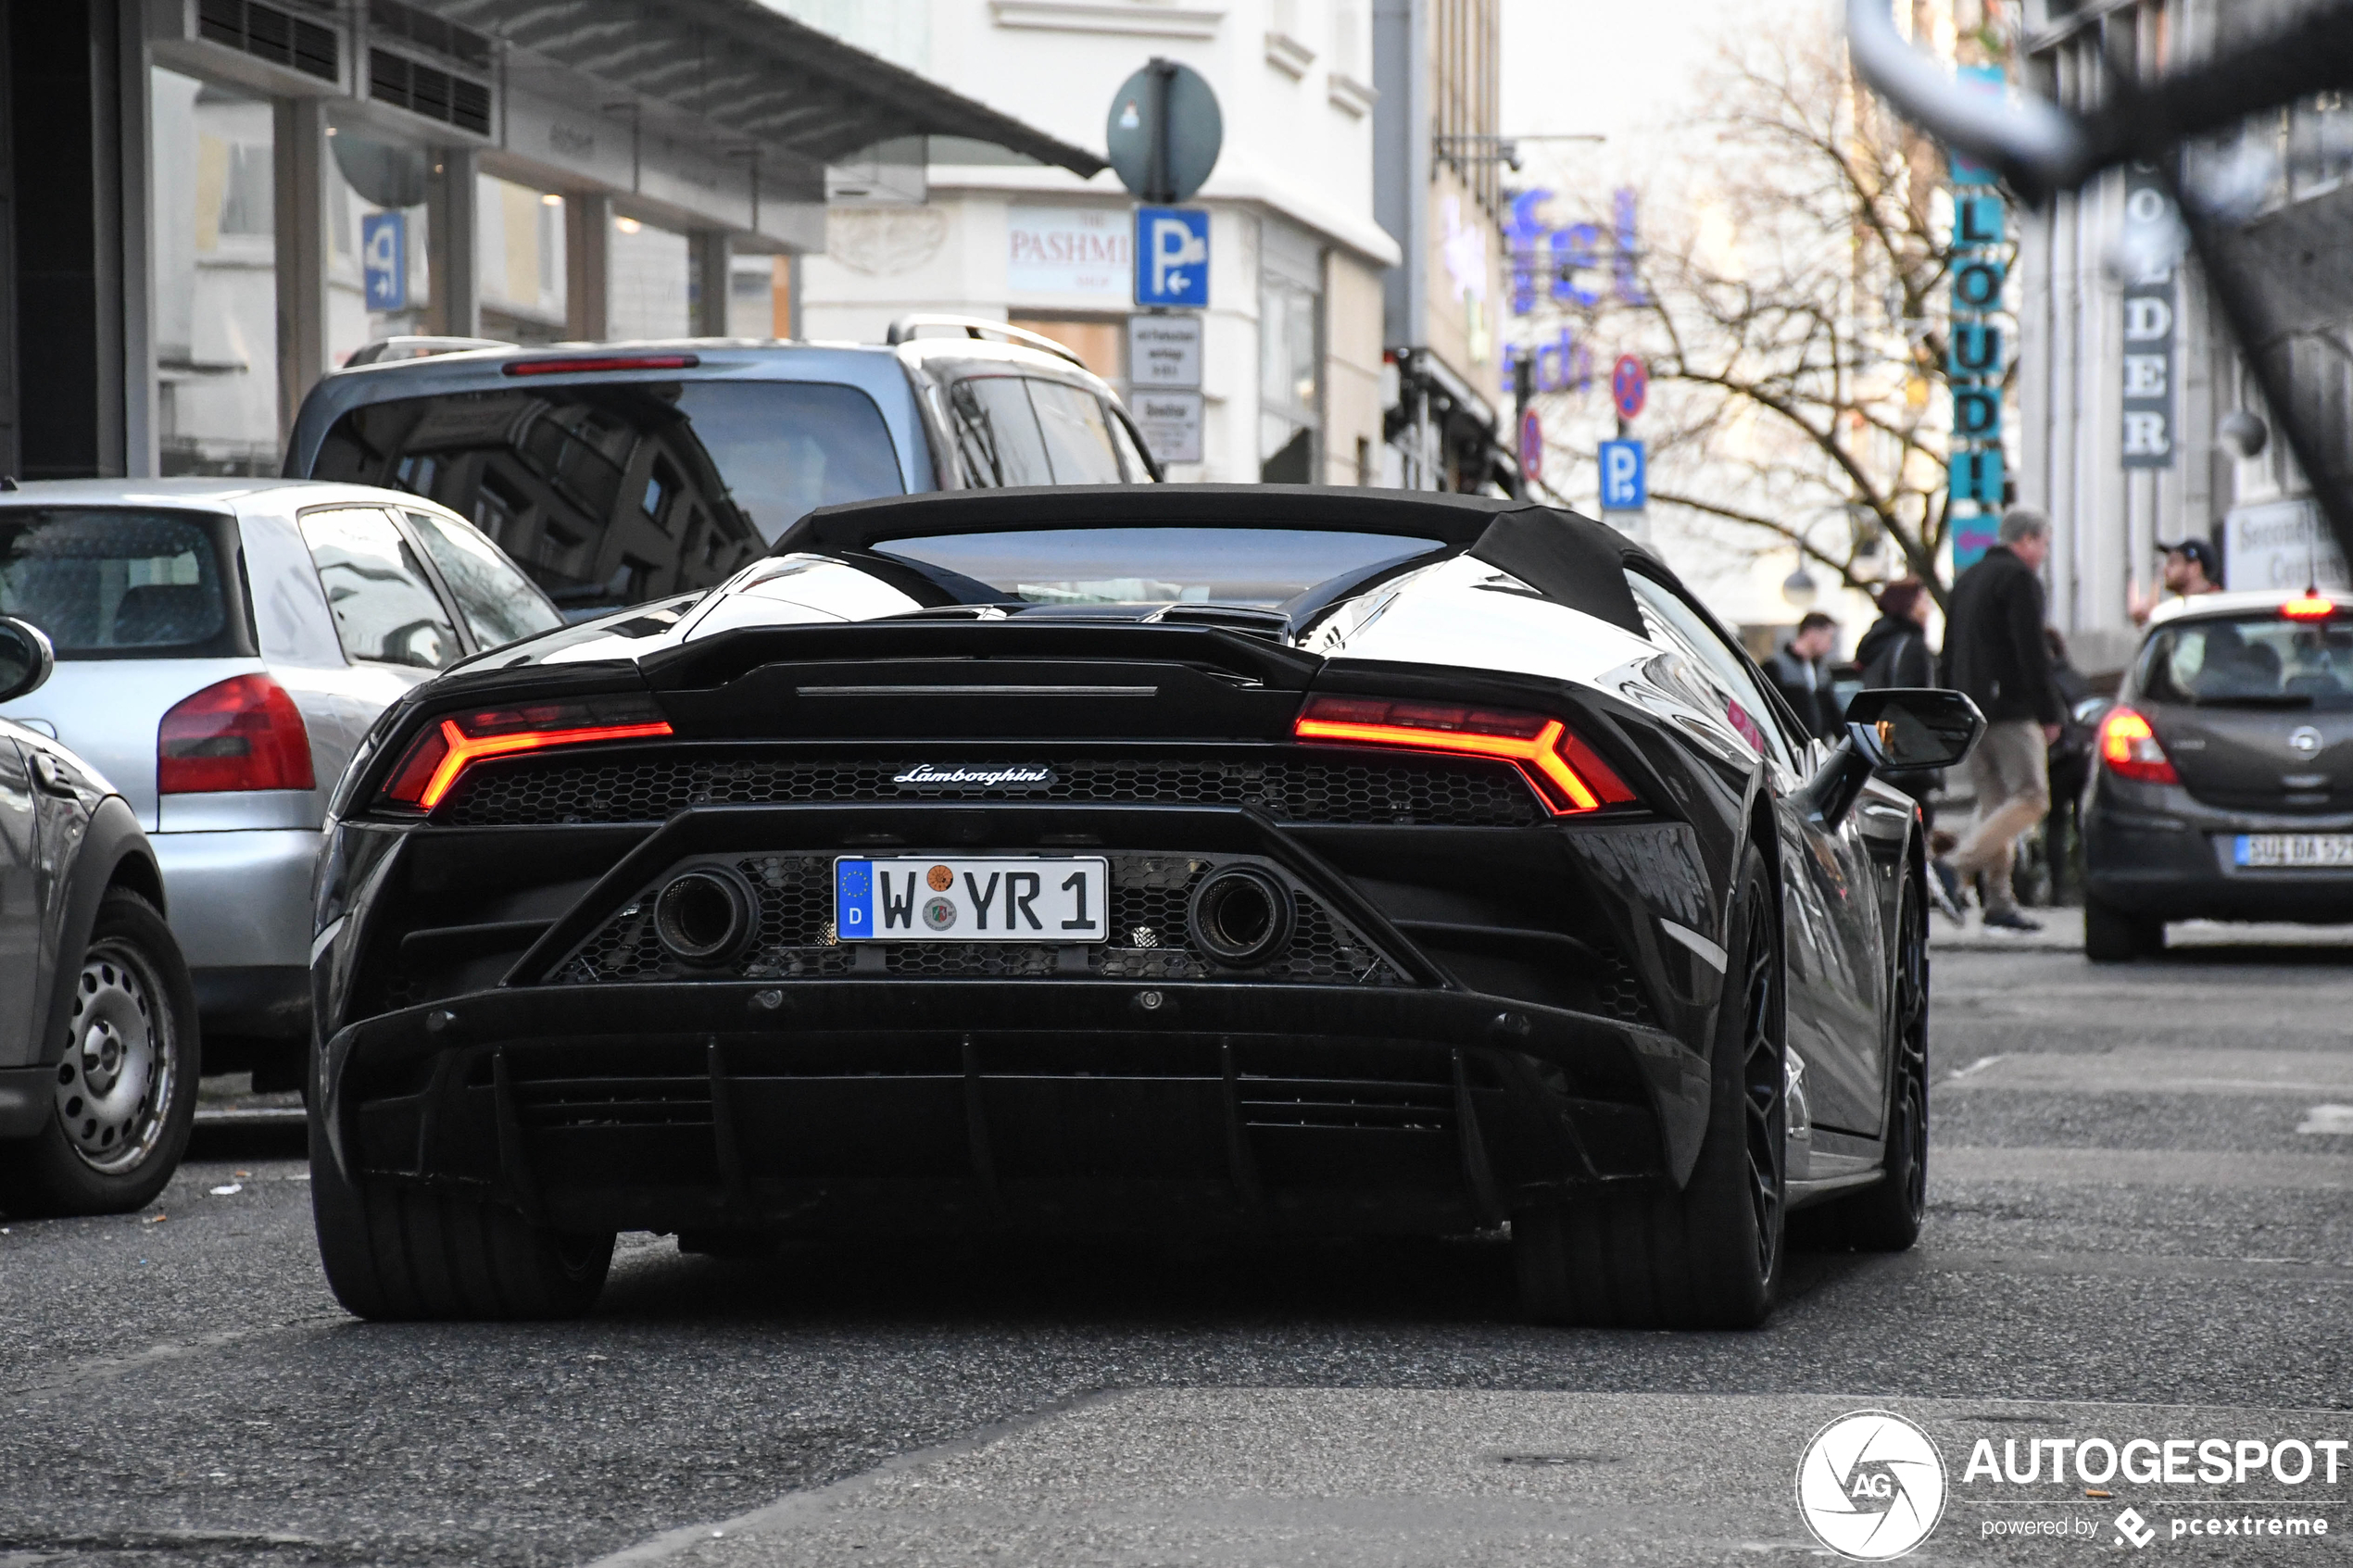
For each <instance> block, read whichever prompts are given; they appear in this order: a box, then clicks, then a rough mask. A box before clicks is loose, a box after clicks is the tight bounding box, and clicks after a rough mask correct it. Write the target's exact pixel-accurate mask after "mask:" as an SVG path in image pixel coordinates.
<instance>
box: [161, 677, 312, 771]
mask: <svg viewBox="0 0 2353 1568" xmlns="http://www.w3.org/2000/svg"><path fill="white" fill-rule="evenodd" d="M317 784H318V777H317V775H316V774H314V773H313V772H312V771H311V769H310V735H309V733H308V731H306V730H305V729H304V728H303V727H302V714H301V712H300V710H299V709H296V707H295V704H294V698H292V697H290V696H287V695H286V688H285V687H283V686H282V685H280V684H278V683H277V682H275V681H273V680H271V678H270V677H269V676H267V675H232V676H231V677H230V678H229V679H227V680H225V681H221V682H219V683H217V684H213V685H209V686H207V687H206V688H205V689H204V690H202V691H200V692H198V693H196V694H195V696H188V697H182V699H181V700H180V701H179V702H177V703H175V704H174V705H173V706H172V709H171V711H170V712H169V713H166V714H165V715H164V716H163V722H162V723H161V724H159V725H158V726H157V729H156V792H157V794H159V795H209V794H213V793H215V792H217V791H220V790H225V789H311V788H315V787H316V786H317Z"/></svg>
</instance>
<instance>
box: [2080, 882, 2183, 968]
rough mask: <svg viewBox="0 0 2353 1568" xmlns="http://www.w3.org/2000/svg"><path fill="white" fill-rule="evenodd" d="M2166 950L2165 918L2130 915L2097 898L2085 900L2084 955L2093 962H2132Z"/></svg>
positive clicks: (2151, 956)
mask: <svg viewBox="0 0 2353 1568" xmlns="http://www.w3.org/2000/svg"><path fill="white" fill-rule="evenodd" d="M2163 951H2165V922H2163V921H2161V920H2151V919H2149V918H2147V917H2146V916H2144V915H2128V914H2126V913H2125V912H2124V911H2123V910H2121V909H2118V908H2117V907H2116V906H2115V905H2113V904H2104V903H2102V902H2101V901H2100V900H2099V899H2097V898H2093V897H2086V898H2085V899H2084V900H2083V956H2084V957H2085V958H2087V959H2089V960H2092V961H2093V962H2094V963H2130V962H2131V961H2132V960H2134V959H2147V958H2155V957H2156V956H2157V955H2158V954H2159V953H2161V952H2163Z"/></svg>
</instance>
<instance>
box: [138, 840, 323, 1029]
mask: <svg viewBox="0 0 2353 1568" xmlns="http://www.w3.org/2000/svg"><path fill="white" fill-rule="evenodd" d="M147 842H148V843H150V844H152V845H153V846H154V847H155V852H156V864H157V869H158V870H160V871H161V872H162V873H163V888H164V898H165V902H166V904H167V905H168V906H169V908H168V910H167V912H168V914H169V915H170V921H171V934H172V935H173V936H175V937H177V938H178V939H179V942H180V950H181V953H182V956H184V957H185V958H186V959H187V960H188V968H189V970H190V971H191V972H192V974H193V975H194V978H195V985H196V1005H197V1010H198V1012H199V1013H200V1014H201V1015H202V1017H203V1020H204V1024H205V1027H206V1028H208V1029H210V1030H214V1031H225V1032H228V1033H232V1034H241V1035H301V1034H302V1033H303V1032H304V1030H305V1029H306V1028H307V1027H308V1023H307V1021H308V1017H309V1005H310V1003H309V978H308V976H309V966H310V881H311V876H312V873H313V872H315V871H316V870H317V867H318V863H319V847H320V845H321V842H322V839H321V834H319V832H318V831H317V830H315V829H308V828H255V829H242V830H233V831H228V832H221V833H157V834H149V835H148V838H147Z"/></svg>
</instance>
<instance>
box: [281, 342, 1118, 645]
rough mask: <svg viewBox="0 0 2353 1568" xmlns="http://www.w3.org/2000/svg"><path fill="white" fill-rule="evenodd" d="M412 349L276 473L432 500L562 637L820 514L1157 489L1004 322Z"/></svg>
mask: <svg viewBox="0 0 2353 1568" xmlns="http://www.w3.org/2000/svg"><path fill="white" fill-rule="evenodd" d="M925 327H932V328H946V329H950V330H951V331H953V332H955V333H956V334H957V335H954V336H930V337H926V336H921V335H918V332H919V329H921V328H925ZM409 341H410V342H412V343H413V344H414V345H415V347H416V348H417V349H419V350H430V352H422V353H417V354H416V355H415V356H414V357H410V358H390V357H389V354H399V353H403V352H405V351H407V350H406V349H405V348H404V340H400V339H394V340H391V344H390V345H388V346H389V354H384V348H385V346H386V345H371V349H369V350H362V351H361V355H359V356H355V359H358V358H369V359H371V362H369V363H362V364H355V365H353V366H351V367H349V368H346V369H345V370H338V371H336V372H335V373H333V374H332V375H330V376H327V377H326V378H325V379H323V380H322V381H321V382H320V383H319V384H318V385H317V386H316V387H314V388H312V389H311V392H310V395H308V397H306V398H305V399H304V400H303V405H302V411H301V413H300V415H299V417H298V418H297V419H296V422H295V431H294V439H293V442H292V443H291V445H289V447H288V449H287V455H286V473H287V474H288V475H289V476H290V477H296V478H310V479H341V480H352V481H358V482H360V483H369V484H381V485H387V486H390V487H392V488H394V489H399V490H407V491H409V492H410V493H412V494H415V495H425V496H430V497H431V498H433V499H434V500H435V501H438V502H440V503H442V504H443V505H444V506H447V507H448V508H451V509H452V510H454V511H456V512H458V513H459V514H460V515H462V516H464V517H467V518H471V519H472V520H473V521H474V522H475V523H477V524H478V525H479V526H480V527H481V528H482V530H483V532H484V533H487V534H489V535H490V537H491V538H492V539H494V540H496V541H497V543H498V545H499V546H501V547H502V548H504V549H505V550H506V552H507V553H508V554H509V555H510V556H512V557H513V558H515V560H516V561H517V562H518V563H519V564H520V565H521V566H522V569H523V570H524V571H527V572H529V573H530V574H531V576H532V577H533V578H534V579H535V580H536V581H537V582H538V583H539V585H540V586H541V587H542V588H544V589H546V590H547V594H548V596H550V597H552V598H553V599H554V600H555V601H556V602H557V604H558V605H559V606H560V607H562V608H563V609H564V610H565V612H566V613H567V614H568V615H571V616H573V617H578V616H580V615H583V614H588V613H596V612H599V611H602V610H605V609H609V608H616V607H620V606H623V605H632V604H637V603H640V602H642V601H644V600H646V599H650V598H655V597H658V596H664V595H668V594H673V593H677V592H681V591H686V592H692V591H694V590H696V589H699V588H704V587H709V586H711V584H714V583H719V582H721V581H723V580H724V579H725V578H726V577H727V575H728V574H729V573H731V572H733V571H735V570H736V568H737V567H739V566H741V565H742V564H743V563H744V562H746V561H748V560H749V559H751V558H754V557H756V556H758V555H760V554H761V553H762V552H763V551H765V550H766V549H767V547H768V546H769V544H770V543H771V542H773V541H774V539H775V537H776V536H777V535H778V534H779V533H783V532H784V530H785V529H786V527H788V526H789V525H790V524H792V523H793V522H795V521H798V520H799V518H800V517H801V516H802V515H803V514H804V513H806V512H809V511H811V510H812V509H814V508H818V507H825V506H832V505H834V504H836V503H837V502H842V501H857V500H866V499H870V498H872V497H875V496H879V495H904V494H907V493H910V492H913V491H923V490H961V489H968V488H975V487H983V488H987V487H996V486H1001V485H1015V484H1116V483H1151V482H1155V481H1157V480H1158V479H1159V478H1160V477H1161V474H1160V469H1159V465H1158V464H1156V463H1155V462H1154V461H1153V460H1152V458H1151V452H1150V451H1149V450H1148V449H1147V448H1146V446H1145V445H1144V443H1143V441H1142V439H1141V437H1139V435H1138V434H1137V433H1136V427H1135V424H1134V423H1133V421H1132V420H1130V419H1129V418H1128V416H1127V411H1126V408H1123V407H1122V406H1121V405H1120V402H1119V398H1118V396H1117V395H1116V394H1115V393H1114V391H1113V390H1112V388H1111V386H1110V384H1109V383H1106V382H1104V381H1103V380H1101V378H1100V377H1098V376H1096V375H1094V374H1093V373H1092V372H1090V371H1088V370H1087V368H1086V367H1085V366H1084V365H1083V364H1081V363H1080V362H1079V361H1078V359H1077V358H1076V356H1075V355H1073V354H1071V353H1070V351H1069V350H1067V349H1065V348H1063V346H1062V345H1059V344H1056V343H1054V342H1053V341H1052V340H1051V339H1049V338H1044V337H1040V336H1038V334H1036V333H1033V332H1023V331H1021V330H1020V329H1018V328H1013V327H1008V326H1006V325H1004V324H1003V323H1001V322H989V321H981V320H969V321H968V320H963V318H957V317H910V318H907V319H905V320H901V321H900V322H899V323H898V324H896V325H894V326H893V327H892V328H891V331H890V338H889V341H888V342H887V343H884V344H880V345H857V344H813V343H799V342H794V343H784V342H772V341H752V340H742V339H729V338H703V339H683V340H679V341H676V342H664V343H630V344H605V345H560V346H557V347H552V348H529V349H525V348H518V347H516V346H514V345H509V344H489V343H473V342H472V340H463V339H460V340H447V339H443V340H431V339H425V340H409ZM452 345H469V346H452ZM371 350H374V351H376V352H375V353H371ZM379 355H383V357H378V356H379Z"/></svg>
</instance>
